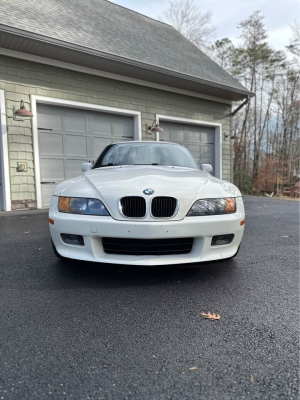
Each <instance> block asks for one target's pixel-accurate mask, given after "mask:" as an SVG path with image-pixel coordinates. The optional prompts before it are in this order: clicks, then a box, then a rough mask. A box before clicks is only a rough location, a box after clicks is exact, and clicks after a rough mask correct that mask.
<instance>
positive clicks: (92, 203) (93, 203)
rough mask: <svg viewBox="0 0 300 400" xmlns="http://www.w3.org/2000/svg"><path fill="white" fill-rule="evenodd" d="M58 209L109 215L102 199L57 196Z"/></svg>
mask: <svg viewBox="0 0 300 400" xmlns="http://www.w3.org/2000/svg"><path fill="white" fill-rule="evenodd" d="M58 211H59V212H63V213H71V214H84V215H102V216H107V215H110V214H109V212H108V211H107V209H106V208H105V206H104V204H103V203H102V201H100V200H97V199H85V198H82V197H59V199H58Z"/></svg>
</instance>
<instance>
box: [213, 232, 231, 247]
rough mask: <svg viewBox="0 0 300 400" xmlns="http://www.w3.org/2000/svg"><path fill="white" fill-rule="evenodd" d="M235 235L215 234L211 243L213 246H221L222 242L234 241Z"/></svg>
mask: <svg viewBox="0 0 300 400" xmlns="http://www.w3.org/2000/svg"><path fill="white" fill-rule="evenodd" d="M233 238H234V235H233V234H230V235H219V236H213V238H212V240H211V245H212V246H221V245H222V244H229V243H231V242H232V241H233Z"/></svg>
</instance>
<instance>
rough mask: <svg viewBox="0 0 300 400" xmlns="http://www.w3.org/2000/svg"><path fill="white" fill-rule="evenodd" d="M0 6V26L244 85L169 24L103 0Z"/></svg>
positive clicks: (14, 1)
mask: <svg viewBox="0 0 300 400" xmlns="http://www.w3.org/2000/svg"><path fill="white" fill-rule="evenodd" d="M0 7H1V14H2V17H3V18H2V21H1V24H3V25H7V26H10V27H13V28H18V29H22V30H25V31H28V32H33V33H35V34H38V35H43V36H47V37H49V38H53V39H56V40H60V41H63V42H67V43H72V44H75V45H78V46H83V47H86V48H89V49H93V50H96V51H101V52H104V53H109V54H112V55H116V56H118V57H122V58H125V59H130V60H135V61H138V62H142V63H145V64H148V65H152V66H155V67H159V68H163V69H165V70H169V71H174V72H178V73H181V74H185V75H189V76H191V77H195V78H200V79H204V80H206V81H209V82H214V83H217V84H221V85H226V86H228V87H231V88H233V89H234V88H235V89H237V90H243V91H245V90H246V89H245V87H244V86H243V85H241V84H240V82H239V81H238V80H237V79H235V78H234V77H232V76H231V75H229V74H228V73H227V72H226V71H224V70H223V69H222V68H221V67H220V66H219V65H218V64H216V63H215V62H214V61H213V60H211V59H210V58H209V57H208V56H206V55H205V54H204V53H203V52H202V51H201V50H199V49H198V48H197V47H196V46H194V45H193V44H192V43H191V42H190V41H189V40H187V39H186V38H185V37H184V36H182V35H181V34H180V33H179V32H177V31H176V30H175V29H174V28H173V27H172V26H170V25H167V24H165V23H162V22H159V21H156V20H154V19H151V18H149V17H146V16H144V15H142V14H139V13H137V12H134V11H132V10H129V9H126V8H124V7H121V6H118V5H116V4H113V3H110V2H109V1H106V0H84V1H82V0H71V1H70V0H26V1H24V0H1V6H0ZM149 7H150V5H149Z"/></svg>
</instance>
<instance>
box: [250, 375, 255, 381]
mask: <svg viewBox="0 0 300 400" xmlns="http://www.w3.org/2000/svg"><path fill="white" fill-rule="evenodd" d="M250 381H251V383H254V378H253V375H251V377H250Z"/></svg>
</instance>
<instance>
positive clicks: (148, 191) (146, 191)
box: [143, 189, 154, 194]
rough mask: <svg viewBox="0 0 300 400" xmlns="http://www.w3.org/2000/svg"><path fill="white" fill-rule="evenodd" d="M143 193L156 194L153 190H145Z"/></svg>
mask: <svg viewBox="0 0 300 400" xmlns="http://www.w3.org/2000/svg"><path fill="white" fill-rule="evenodd" d="M143 193H145V194H153V193H154V190H153V189H145V190H144V191H143Z"/></svg>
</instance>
